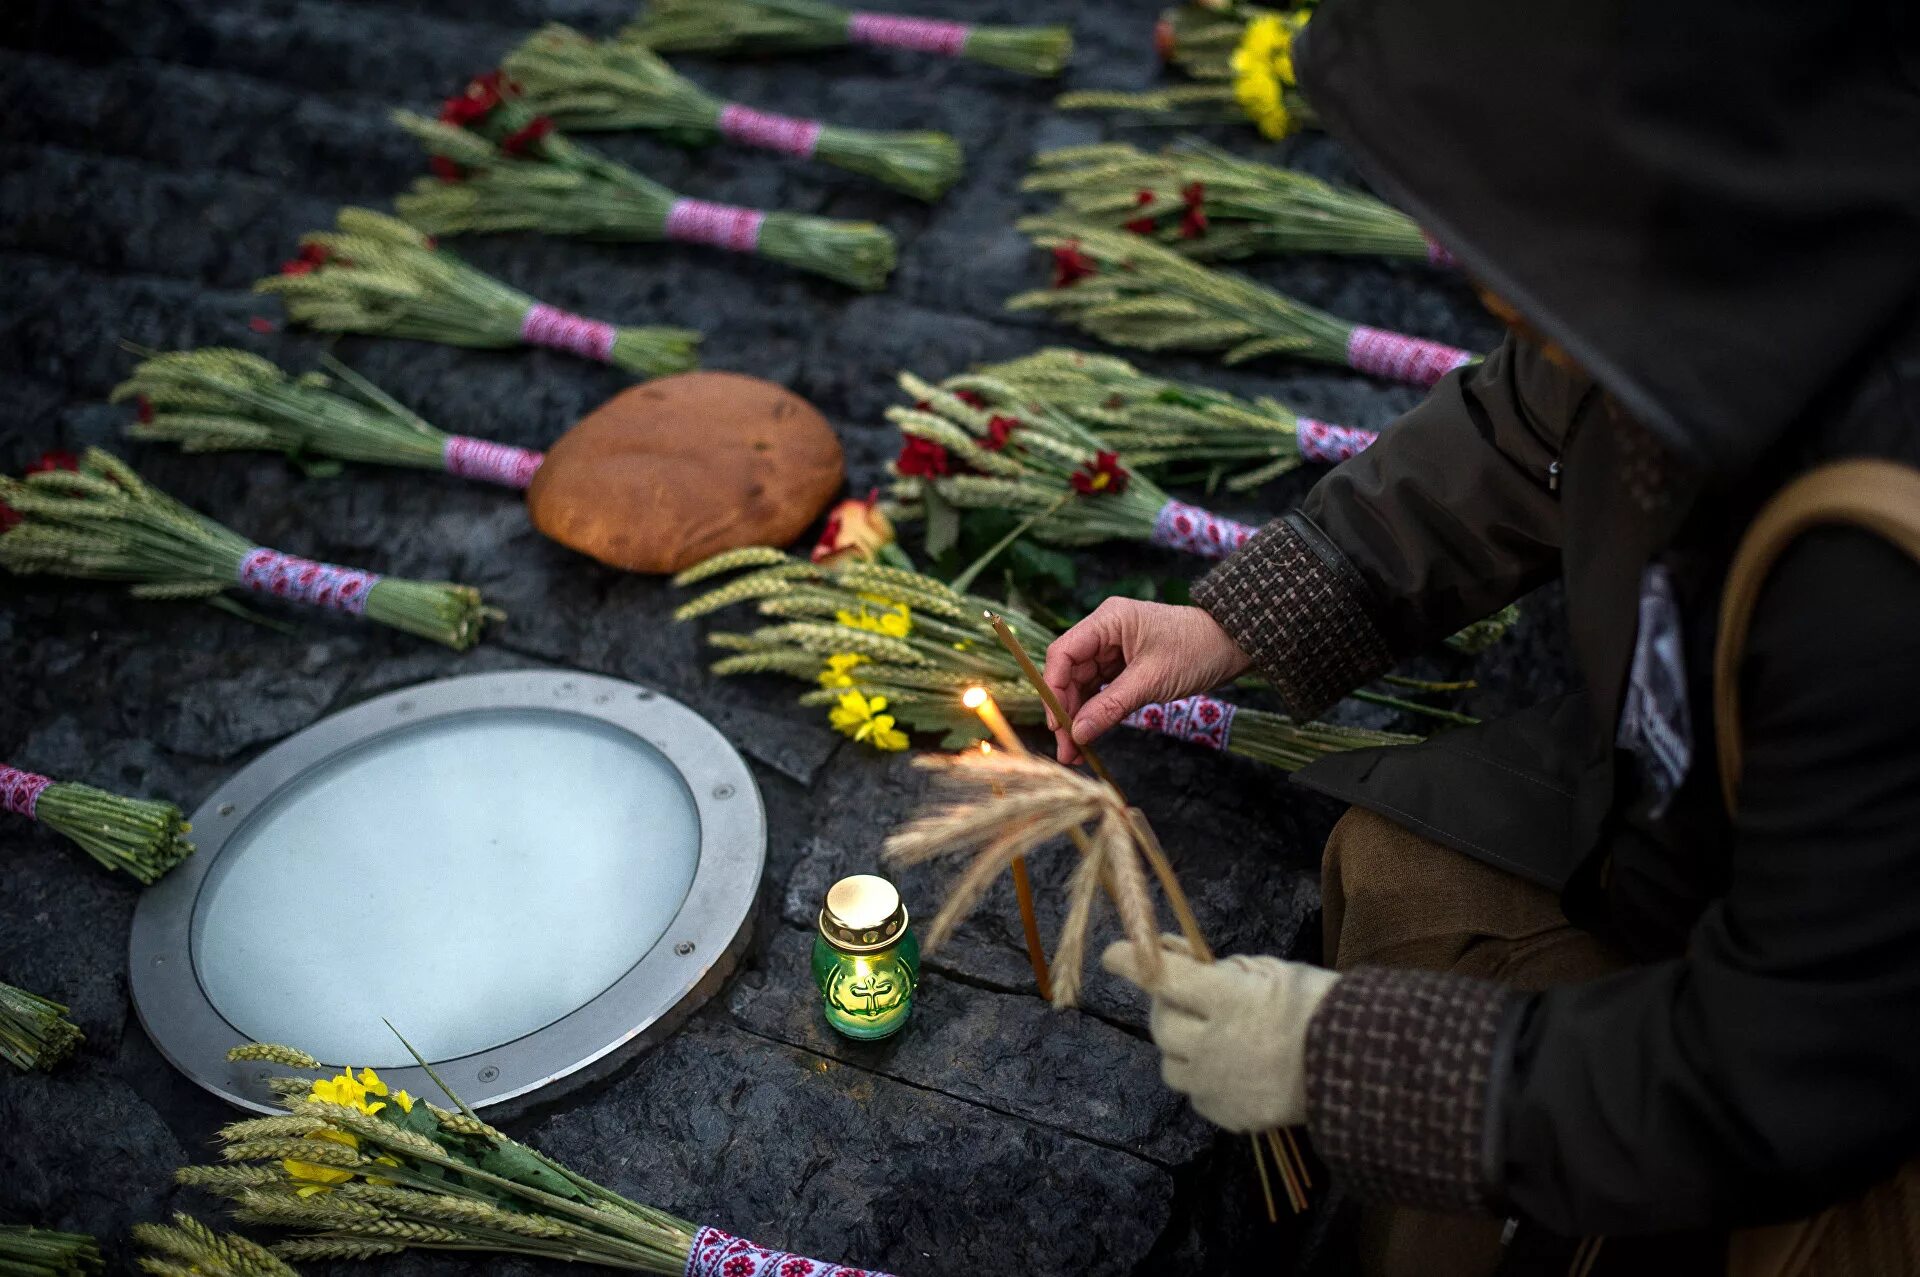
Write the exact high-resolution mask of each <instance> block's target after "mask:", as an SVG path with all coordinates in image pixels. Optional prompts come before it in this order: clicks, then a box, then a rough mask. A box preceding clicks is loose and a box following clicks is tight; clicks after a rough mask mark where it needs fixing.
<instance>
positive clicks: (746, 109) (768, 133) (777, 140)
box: [719, 102, 822, 159]
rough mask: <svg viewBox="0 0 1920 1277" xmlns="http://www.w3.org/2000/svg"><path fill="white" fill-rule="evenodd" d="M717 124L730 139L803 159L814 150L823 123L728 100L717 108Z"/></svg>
mask: <svg viewBox="0 0 1920 1277" xmlns="http://www.w3.org/2000/svg"><path fill="white" fill-rule="evenodd" d="M719 127H720V136H721V137H723V138H726V139H727V140H728V141H729V142H738V143H740V145H742V146H758V147H762V148H764V149H765V150H769V151H778V152H780V154H782V155H797V156H799V157H800V158H801V159H805V158H807V157H808V156H809V155H812V154H813V148H814V147H815V146H816V145H818V144H819V141H820V129H821V127H822V126H821V124H820V121H818V120H802V119H798V118H796V117H794V116H791V115H774V114H773V113H772V112H770V111H756V110H754V109H753V108H752V107H750V106H741V105H740V104H739V103H738V102H729V103H727V105H725V106H723V107H721V108H720V120H719Z"/></svg>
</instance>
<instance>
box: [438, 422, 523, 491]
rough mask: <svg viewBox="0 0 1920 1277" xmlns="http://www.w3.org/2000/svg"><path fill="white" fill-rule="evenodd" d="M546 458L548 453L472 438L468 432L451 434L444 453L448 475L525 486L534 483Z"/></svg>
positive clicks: (514, 486) (443, 462) (441, 455)
mask: <svg viewBox="0 0 1920 1277" xmlns="http://www.w3.org/2000/svg"><path fill="white" fill-rule="evenodd" d="M546 459H547V454H546V453H544V452H533V451H531V450H529V449H527V448H516V447H514V446H513V445H512V444H508V443H493V442H491V441H489V440H486V439H471V438H468V437H467V436H466V435H448V436H447V446H446V450H445V451H443V452H442V453H441V454H440V460H441V463H442V464H443V465H444V466H445V467H446V471H447V473H448V474H457V475H459V476H460V477H461V478H463V479H484V480H486V481H487V482H488V483H498V484H503V485H505V486H506V487H509V488H524V487H526V486H527V485H528V484H530V483H532V482H533V472H534V471H535V470H538V469H539V468H540V463H541V462H543V461H545V460H546Z"/></svg>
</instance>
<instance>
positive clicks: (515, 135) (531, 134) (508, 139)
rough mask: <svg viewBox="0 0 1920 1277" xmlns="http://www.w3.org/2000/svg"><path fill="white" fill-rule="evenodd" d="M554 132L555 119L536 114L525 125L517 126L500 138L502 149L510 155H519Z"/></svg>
mask: <svg viewBox="0 0 1920 1277" xmlns="http://www.w3.org/2000/svg"><path fill="white" fill-rule="evenodd" d="M551 132H553V121H552V120H551V119H549V118H548V117H546V116H544V115H536V116H534V117H533V118H532V119H531V120H528V121H527V123H526V124H525V126H524V127H521V128H517V129H515V130H514V131H513V132H511V133H509V134H507V135H506V136H505V137H504V138H502V139H500V149H501V150H502V151H504V152H506V153H507V154H508V155H519V154H522V153H523V152H525V150H526V149H527V148H528V147H530V146H532V145H533V144H534V143H535V142H538V141H539V140H540V139H541V138H543V137H545V136H546V135H547V134H549V133H551Z"/></svg>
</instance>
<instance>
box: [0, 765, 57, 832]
mask: <svg viewBox="0 0 1920 1277" xmlns="http://www.w3.org/2000/svg"><path fill="white" fill-rule="evenodd" d="M52 783H53V778H52V777H50V776H42V775H39V774H38V773H36V772H23V771H21V770H20V769H19V768H18V767H9V766H7V765H6V764H5V763H0V810H5V811H13V812H19V813H20V814H21V815H22V816H25V817H27V818H29V819H32V817H33V814H34V809H35V808H36V807H38V806H39V805H40V795H41V793H42V792H43V791H44V790H45V789H46V787H47V786H48V785H51V784H52Z"/></svg>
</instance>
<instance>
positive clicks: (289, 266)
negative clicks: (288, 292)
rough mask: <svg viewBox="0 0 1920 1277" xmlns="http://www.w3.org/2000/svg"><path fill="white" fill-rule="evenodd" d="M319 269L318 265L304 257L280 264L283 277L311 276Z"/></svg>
mask: <svg viewBox="0 0 1920 1277" xmlns="http://www.w3.org/2000/svg"><path fill="white" fill-rule="evenodd" d="M318 269H319V266H318V264H317V263H314V262H310V261H308V260H307V259H306V258H304V257H295V258H293V259H292V260H291V261H284V262H281V263H280V273H281V274H282V275H311V274H312V273H313V272H314V271H316V270H318Z"/></svg>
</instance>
